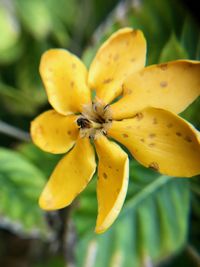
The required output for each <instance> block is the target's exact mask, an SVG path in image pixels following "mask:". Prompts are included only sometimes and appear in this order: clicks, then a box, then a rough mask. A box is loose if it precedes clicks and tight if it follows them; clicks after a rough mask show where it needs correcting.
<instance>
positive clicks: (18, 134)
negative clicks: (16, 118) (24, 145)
mask: <svg viewBox="0 0 200 267" xmlns="http://www.w3.org/2000/svg"><path fill="white" fill-rule="evenodd" d="M0 133H3V134H6V135H9V136H11V137H14V138H16V139H18V140H21V141H25V142H30V140H31V139H30V135H29V133H27V132H24V131H22V130H20V129H18V128H16V127H14V126H11V125H9V124H7V123H6V122H3V121H1V120H0Z"/></svg>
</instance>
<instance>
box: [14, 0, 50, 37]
mask: <svg viewBox="0 0 200 267" xmlns="http://www.w3.org/2000/svg"><path fill="white" fill-rule="evenodd" d="M15 4H16V7H17V11H18V14H19V16H20V18H21V20H22V23H23V25H24V27H25V28H26V29H27V30H28V31H29V32H30V33H31V34H32V35H33V36H34V37H35V38H36V39H38V40H40V39H41V38H44V37H46V36H47V35H48V34H49V32H50V30H51V26H52V22H51V16H50V11H49V9H48V6H47V5H46V4H45V2H44V1H40V0H34V1H24V0H16V1H15Z"/></svg>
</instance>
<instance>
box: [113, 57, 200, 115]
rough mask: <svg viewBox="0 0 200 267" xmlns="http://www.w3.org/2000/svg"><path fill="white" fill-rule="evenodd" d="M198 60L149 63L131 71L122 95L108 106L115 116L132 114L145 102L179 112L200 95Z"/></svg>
mask: <svg viewBox="0 0 200 267" xmlns="http://www.w3.org/2000/svg"><path fill="white" fill-rule="evenodd" d="M199 73H200V62H197V61H189V60H179V61H172V62H169V63H166V64H159V65H152V66H150V67H146V68H144V69H143V70H141V71H140V72H138V73H135V74H133V75H131V76H130V77H129V78H128V79H127V80H126V81H125V83H124V84H123V88H124V96H123V97H122V98H121V99H120V100H119V101H118V102H116V103H114V104H113V105H112V106H111V110H112V113H113V118H114V119H123V118H128V117H132V116H133V115H134V114H135V113H136V112H137V111H138V110H142V109H143V108H146V107H148V106H153V107H156V108H163V109H167V110H169V111H172V112H175V113H180V112H181V111H183V110H184V109H185V108H186V107H187V106H188V105H190V104H191V103H192V102H193V101H194V100H195V99H196V98H197V97H198V96H199V95H200V75H199Z"/></svg>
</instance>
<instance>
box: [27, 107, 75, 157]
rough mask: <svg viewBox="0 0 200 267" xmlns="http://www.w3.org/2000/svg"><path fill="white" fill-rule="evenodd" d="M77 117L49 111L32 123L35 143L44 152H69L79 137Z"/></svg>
mask: <svg viewBox="0 0 200 267" xmlns="http://www.w3.org/2000/svg"><path fill="white" fill-rule="evenodd" d="M75 121H76V116H73V115H69V116H63V115H60V114H59V113H57V112H56V111H54V110H48V111H46V112H44V113H42V114H41V115H39V116H38V117H37V118H36V119H34V120H33V121H32V123H31V137H32V139H33V142H34V143H35V144H36V145H37V146H39V147H40V148H41V149H42V150H44V151H47V152H51V153H55V154H59V153H64V152H67V151H68V150H69V149H70V148H71V147H72V146H73V145H74V143H75V140H76V139H77V137H78V133H79V130H78V127H77V124H76V122H75Z"/></svg>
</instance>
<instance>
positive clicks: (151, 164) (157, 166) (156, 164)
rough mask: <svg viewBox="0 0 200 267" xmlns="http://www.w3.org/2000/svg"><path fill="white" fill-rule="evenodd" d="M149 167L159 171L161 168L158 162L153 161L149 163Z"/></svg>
mask: <svg viewBox="0 0 200 267" xmlns="http://www.w3.org/2000/svg"><path fill="white" fill-rule="evenodd" d="M149 168H150V169H152V170H154V171H158V170H159V165H158V163H157V162H155V161H153V162H151V163H150V164H149Z"/></svg>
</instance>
